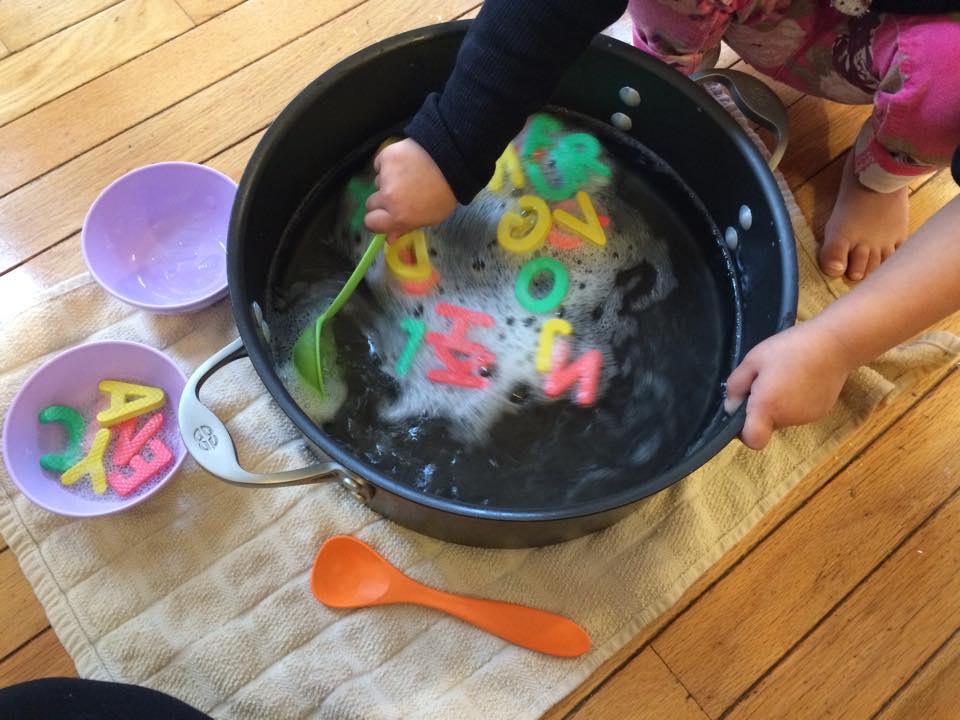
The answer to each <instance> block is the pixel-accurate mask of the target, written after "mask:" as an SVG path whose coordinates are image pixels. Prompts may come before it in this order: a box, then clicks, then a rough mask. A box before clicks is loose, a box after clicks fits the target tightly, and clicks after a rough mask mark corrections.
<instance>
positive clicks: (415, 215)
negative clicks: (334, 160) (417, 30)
mask: <svg viewBox="0 0 960 720" xmlns="http://www.w3.org/2000/svg"><path fill="white" fill-rule="evenodd" d="M626 5H627V0H487V1H486V2H485V3H484V5H483V8H482V9H481V11H480V14H479V15H478V17H477V19H476V20H475V21H474V22H473V25H472V26H471V28H470V31H469V32H468V33H467V36H466V38H465V39H464V42H463V46H462V47H461V48H460V52H459V54H458V56H457V63H456V66H455V68H454V70H453V73H452V74H451V76H450V79H449V80H448V81H447V83H446V85H445V86H444V88H443V92H442V93H433V94H432V95H430V96H429V97H428V98H427V100H426V102H425V103H424V105H423V107H422V108H421V109H420V111H419V112H418V113H417V114H416V115H415V116H414V118H413V120H412V121H411V122H410V124H409V125H408V126H407V128H406V133H407V135H408V139H407V140H404V141H402V142H399V143H394V144H393V145H390V146H388V147H387V148H386V149H384V151H383V152H381V153H380V155H379V156H378V157H377V161H376V170H377V176H378V178H377V179H378V188H379V189H378V191H377V192H375V193H374V194H373V195H371V196H370V199H369V201H368V202H367V209H368V210H369V211H370V212H369V213H368V214H367V217H366V224H367V227H368V228H370V229H371V230H373V231H375V232H388V233H397V232H402V231H405V230H410V229H413V228H415V227H420V226H423V225H431V224H435V223H437V222H439V221H441V220H443V219H444V218H445V217H446V216H447V215H448V214H449V213H450V212H452V211H453V209H454V208H455V207H456V202H457V201H460V202H462V203H468V202H470V200H471V199H472V198H473V196H474V195H476V194H477V193H478V192H479V191H480V189H481V188H482V187H483V186H484V185H486V183H487V181H489V179H490V177H491V176H492V175H493V169H494V165H495V163H496V161H497V158H498V157H500V154H501V153H502V152H503V149H504V148H505V147H506V146H507V143H508V142H510V140H511V139H512V138H513V137H514V136H515V135H516V134H517V133H519V132H520V130H521V129H522V128H523V124H524V122H525V121H526V119H527V117H528V116H529V115H530V114H531V113H534V112H536V111H537V110H539V109H540V107H541V106H542V105H543V104H544V103H545V102H546V101H547V99H548V98H549V97H550V95H551V94H552V93H553V91H554V89H555V88H556V86H557V84H558V83H559V82H560V78H561V77H562V76H563V73H564V72H565V71H566V69H567V68H568V67H569V66H570V65H571V64H572V63H573V62H574V60H576V59H577V57H578V56H579V55H580V54H581V53H582V52H583V51H584V49H586V47H587V46H588V45H589V43H590V40H591V39H592V38H593V37H594V35H596V34H597V33H598V32H600V31H601V30H603V29H604V28H605V27H607V26H608V25H610V24H611V23H612V22H614V21H615V20H616V19H617V18H619V17H620V15H621V14H622V13H623V11H624V10H625V9H626Z"/></svg>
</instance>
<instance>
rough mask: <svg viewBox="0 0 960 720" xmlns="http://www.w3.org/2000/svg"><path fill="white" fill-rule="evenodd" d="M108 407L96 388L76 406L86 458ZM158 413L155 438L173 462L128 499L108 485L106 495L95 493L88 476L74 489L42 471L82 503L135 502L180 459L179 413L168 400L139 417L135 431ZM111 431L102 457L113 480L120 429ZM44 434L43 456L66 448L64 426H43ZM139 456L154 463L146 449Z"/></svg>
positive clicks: (105, 397) (79, 481)
mask: <svg viewBox="0 0 960 720" xmlns="http://www.w3.org/2000/svg"><path fill="white" fill-rule="evenodd" d="M129 382H134V383H136V382H137V381H135V380H130V381H129ZM109 405H110V401H109V398H108V397H107V396H106V395H105V394H104V393H101V392H100V391H99V390H98V389H97V388H96V386H93V388H92V391H91V393H90V398H89V399H88V400H87V401H86V402H84V403H81V404H78V405H76V406H74V409H75V410H76V411H77V412H79V413H80V414H81V415H82V416H83V418H84V420H86V430H85V432H84V437H83V440H82V441H81V443H80V452H81V454H82V456H83V457H86V455H87V453H88V452H89V451H90V448H91V447H92V446H93V438H94V436H95V435H96V434H97V431H98V430H100V429H101V427H102V426H101V425H100V423H98V422H97V413H99V412H101V411H102V410H105V409H106V408H107V407H108V406H109ZM157 413H162V414H163V427H162V428H161V429H160V431H159V432H158V433H157V434H156V435H154V436H153V437H155V438H157V439H158V440H160V441H162V442H163V444H164V445H166V446H167V447H168V448H169V449H170V452H171V453H172V454H173V457H174V459H173V460H171V461H170V462H169V463H168V464H167V465H166V466H165V467H163V468H161V469H160V470H158V471H157V472H156V474H155V475H154V476H153V477H151V478H150V479H148V480H147V481H146V482H144V483H143V484H142V485H140V486H139V487H138V488H136V489H135V490H134V491H133V492H131V493H129V494H128V495H119V494H118V493H116V492H114V491H113V489H112V488H111V487H110V485H109V483H108V484H107V490H106V492H105V493H103V494H97V493H96V492H94V490H93V485H92V484H91V482H90V478H89V476H85V477H83V478H82V479H80V480H78V481H77V482H76V483H74V484H73V485H64V484H63V483H62V482H61V481H60V476H59V475H57V474H56V473H53V472H49V471H47V470H41V472H42V473H43V474H44V475H45V476H46V477H48V478H49V479H50V482H55V483H57V484H58V485H59V486H60V487H61V488H62V489H63V491H64V492H69V493H72V494H74V495H78V496H79V497H81V498H82V499H83V500H89V501H93V502H107V501H108V502H111V503H117V502H122V503H126V502H131V501H133V500H135V499H136V498H138V497H140V496H141V495H143V494H144V493H146V492H149V491H150V490H151V489H152V488H153V487H154V486H155V485H156V484H157V483H158V482H159V481H160V480H161V479H162V478H164V477H166V475H167V473H168V472H169V470H170V468H171V467H172V466H173V465H174V464H175V463H176V458H177V455H178V454H179V453H180V447H181V445H180V443H181V440H180V431H179V427H178V425H177V417H176V413H174V412H173V409H172V408H171V406H170V402H169V398H167V402H166V403H165V404H164V406H163V407H161V408H159V409H158V410H153V411H151V412H148V413H145V414H143V415H141V416H140V417H138V418H137V426H136V429H137V430H139V429H140V428H141V427H142V426H143V423H144V422H145V421H146V420H147V419H148V418H150V417H152V416H153V415H155V414H157ZM110 430H111V437H110V444H109V445H108V446H107V450H106V452H105V453H104V456H103V467H104V472H105V473H106V476H107V477H110V475H111V473H113V472H114V470H116V469H119V468H115V467H114V464H113V462H112V460H111V458H112V457H113V453H114V449H115V447H116V438H117V429H116V427H113V428H110ZM41 433H42V435H41V437H43V438H44V441H43V443H42V453H47V452H60V451H61V450H63V449H64V448H65V447H66V432H64V429H63V426H62V425H60V424H59V423H50V424H49V425H45V426H42V427H41ZM139 454H140V455H141V456H142V457H143V458H144V459H145V460H148V461H149V460H151V459H152V456H151V453H150V450H149V448H148V447H146V446H145V447H144V448H143V449H142V450H141V451H140V453H139Z"/></svg>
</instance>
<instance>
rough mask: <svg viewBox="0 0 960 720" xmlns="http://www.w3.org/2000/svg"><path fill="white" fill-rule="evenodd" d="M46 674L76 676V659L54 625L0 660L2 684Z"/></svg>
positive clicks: (14, 683) (12, 683) (36, 678)
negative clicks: (66, 647)
mask: <svg viewBox="0 0 960 720" xmlns="http://www.w3.org/2000/svg"><path fill="white" fill-rule="evenodd" d="M47 677H77V669H76V667H74V664H73V660H71V659H70V656H69V655H67V651H66V650H64V649H63V645H61V644H60V641H59V640H58V639H57V636H56V633H54V632H53V630H52V629H51V628H47V629H46V630H44V631H43V632H42V633H41V634H40V635H38V636H37V637H35V638H34V639H33V640H31V641H30V642H29V643H27V644H26V645H24V646H23V647H22V648H20V650H18V651H17V652H16V653H15V654H13V655H11V656H10V657H8V658H7V659H6V660H4V661H3V662H0V688H5V687H9V686H11V685H17V684H19V683H22V682H27V681H28V680H39V679H40V678H47Z"/></svg>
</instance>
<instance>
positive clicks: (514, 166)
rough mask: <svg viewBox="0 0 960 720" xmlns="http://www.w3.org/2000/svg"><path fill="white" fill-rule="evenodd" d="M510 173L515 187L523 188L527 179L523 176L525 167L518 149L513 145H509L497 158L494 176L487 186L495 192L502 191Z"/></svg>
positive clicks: (511, 181)
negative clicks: (518, 154)
mask: <svg viewBox="0 0 960 720" xmlns="http://www.w3.org/2000/svg"><path fill="white" fill-rule="evenodd" d="M508 175H509V176H510V183H511V184H512V185H513V186H514V187H515V188H522V187H523V186H524V185H526V182H527V181H526V178H524V176H523V167H522V166H521V165H520V158H518V157H517V151H516V150H514V149H513V145H507V149H506V150H504V151H503V155H501V156H500V159H499V160H497V167H496V169H495V170H494V171H493V177H492V178H490V182H489V183H488V184H487V188H489V189H490V190H492V191H493V192H500V191H501V190H503V181H504V178H505V177H506V176H508Z"/></svg>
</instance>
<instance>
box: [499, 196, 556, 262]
mask: <svg viewBox="0 0 960 720" xmlns="http://www.w3.org/2000/svg"><path fill="white" fill-rule="evenodd" d="M517 202H518V203H519V205H520V209H521V210H526V211H527V212H528V213H534V214H535V215H536V222H535V223H534V224H533V227H530V228H529V229H528V230H527V232H526V233H525V234H523V235H520V236H517V235H516V234H515V231H517V230H521V231H522V230H524V229H525V228H527V227H529V224H530V223H529V221H528V220H527V218H526V217H524V216H523V215H520V214H519V213H515V212H505V213H504V214H503V216H502V217H501V218H500V223H499V224H498V225H497V242H499V243H500V247H502V248H503V249H504V250H508V251H510V252H512V253H518V254H522V253H529V252H533V251H534V250H537V249H538V248H540V247H542V246H543V243H544V242H545V241H546V239H547V232H548V231H549V230H550V225H551V220H550V208H549V207H547V203H546V201H545V200H543V199H542V198H538V197H537V196H536V195H521V196H520V199H519V200H518V201H517Z"/></svg>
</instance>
